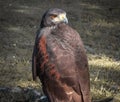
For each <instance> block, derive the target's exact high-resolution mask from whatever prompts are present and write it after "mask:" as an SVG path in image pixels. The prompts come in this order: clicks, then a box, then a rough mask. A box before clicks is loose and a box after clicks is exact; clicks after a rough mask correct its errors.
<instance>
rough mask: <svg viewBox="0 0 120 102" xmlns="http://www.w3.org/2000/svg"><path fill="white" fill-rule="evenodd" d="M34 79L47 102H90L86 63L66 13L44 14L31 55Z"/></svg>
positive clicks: (80, 45) (54, 10)
mask: <svg viewBox="0 0 120 102" xmlns="http://www.w3.org/2000/svg"><path fill="white" fill-rule="evenodd" d="M32 73H33V80H35V79H36V77H39V78H40V80H41V83H42V87H43V91H44V93H45V95H46V96H47V97H48V100H49V102H91V100H90V80H89V69H88V61H87V56H86V53H85V49H84V46H83V42H82V40H81V38H80V35H79V33H78V32H77V31H76V30H74V29H73V28H71V27H70V26H69V25H68V19H67V17H66V12H65V11H64V10H62V9H58V8H53V9H49V10H48V11H46V12H45V14H44V15H43V17H42V21H41V24H40V31H39V33H38V34H37V36H36V40H35V45H34V50H33V56H32Z"/></svg>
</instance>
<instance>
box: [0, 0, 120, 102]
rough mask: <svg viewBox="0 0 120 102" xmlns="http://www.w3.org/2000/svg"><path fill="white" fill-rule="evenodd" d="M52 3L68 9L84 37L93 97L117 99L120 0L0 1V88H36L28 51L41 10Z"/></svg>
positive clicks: (116, 101) (119, 91) (117, 101)
mask: <svg viewBox="0 0 120 102" xmlns="http://www.w3.org/2000/svg"><path fill="white" fill-rule="evenodd" d="M54 7H57V8H62V9H64V10H65V11H66V12H67V17H68V19H69V24H70V25H71V26H72V27H73V28H75V29H76V30H77V31H78V32H79V33H80V35H81V37H82V39H83V42H84V44H85V48H86V51H87V55H88V59H89V65H90V80H91V96H92V98H93V99H101V98H105V97H114V102H120V0H0V87H5V86H9V87H15V86H21V87H28V86H30V87H33V88H36V89H39V90H40V88H41V86H40V82H39V81H37V82H33V81H32V73H31V56H32V50H33V45H34V39H35V36H36V31H37V29H38V28H39V24H40V20H41V17H42V15H43V13H44V12H45V11H46V10H47V9H49V8H54Z"/></svg>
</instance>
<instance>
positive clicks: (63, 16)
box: [52, 13, 68, 23]
mask: <svg viewBox="0 0 120 102" xmlns="http://www.w3.org/2000/svg"><path fill="white" fill-rule="evenodd" d="M52 22H53V23H60V22H64V23H68V19H67V17H66V13H61V14H59V15H57V16H56V17H53V18H52Z"/></svg>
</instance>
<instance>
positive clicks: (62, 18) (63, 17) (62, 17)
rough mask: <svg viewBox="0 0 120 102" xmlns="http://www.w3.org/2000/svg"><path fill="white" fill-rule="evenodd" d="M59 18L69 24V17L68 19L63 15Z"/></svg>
mask: <svg viewBox="0 0 120 102" xmlns="http://www.w3.org/2000/svg"><path fill="white" fill-rule="evenodd" d="M59 18H60V20H61V21H62V22H64V23H66V24H68V19H67V17H66V14H61V15H60V16H59Z"/></svg>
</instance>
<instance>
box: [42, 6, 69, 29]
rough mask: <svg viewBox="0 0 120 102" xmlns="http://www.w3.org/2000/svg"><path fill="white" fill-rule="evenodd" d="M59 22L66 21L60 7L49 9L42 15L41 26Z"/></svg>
mask: <svg viewBox="0 0 120 102" xmlns="http://www.w3.org/2000/svg"><path fill="white" fill-rule="evenodd" d="M59 23H68V19H67V17H66V12H65V11H64V10H62V9H58V8H53V9H49V10H48V11H47V12H46V13H45V14H44V15H43V17H42V21H41V25H40V26H41V28H43V27H49V26H55V25H57V24H59Z"/></svg>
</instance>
